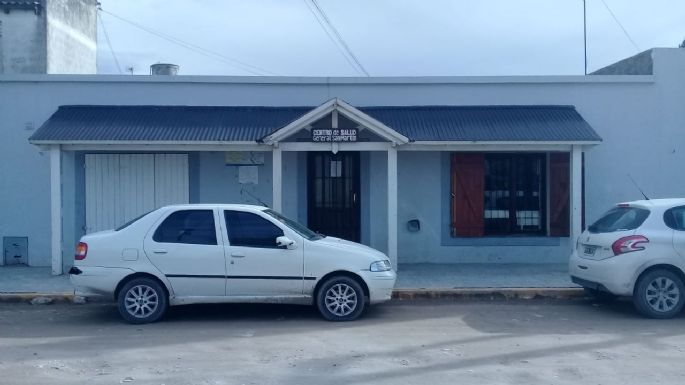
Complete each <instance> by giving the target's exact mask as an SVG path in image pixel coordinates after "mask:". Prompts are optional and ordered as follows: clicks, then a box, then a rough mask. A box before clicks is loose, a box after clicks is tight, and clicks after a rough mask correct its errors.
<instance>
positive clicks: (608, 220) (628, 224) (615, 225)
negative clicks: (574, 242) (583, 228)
mask: <svg viewBox="0 0 685 385" xmlns="http://www.w3.org/2000/svg"><path fill="white" fill-rule="evenodd" d="M648 216H649V210H646V209H641V208H637V207H614V208H613V209H611V210H609V211H607V212H606V214H604V215H602V217H601V218H599V219H598V220H597V222H595V223H593V224H592V225H591V226H590V227H588V231H590V232H591V233H594V234H596V233H612V232H614V231H626V230H635V229H637V228H638V227H640V225H642V223H643V222H644V221H645V219H647V217H648Z"/></svg>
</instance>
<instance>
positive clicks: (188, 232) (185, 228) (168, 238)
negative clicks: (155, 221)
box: [152, 210, 217, 245]
mask: <svg viewBox="0 0 685 385" xmlns="http://www.w3.org/2000/svg"><path fill="white" fill-rule="evenodd" d="M152 239H153V240H154V241H155V242H159V243H188V244H192V245H216V244H217V243H216V228H215V226H214V212H213V211H212V210H180V211H176V212H174V213H172V214H171V215H169V216H168V217H166V219H165V220H164V222H162V224H161V225H159V227H157V230H155V234H154V235H153V236H152Z"/></svg>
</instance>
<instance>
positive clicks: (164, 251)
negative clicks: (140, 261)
mask: <svg viewBox="0 0 685 385" xmlns="http://www.w3.org/2000/svg"><path fill="white" fill-rule="evenodd" d="M152 252H153V253H155V254H166V253H167V251H166V250H164V249H157V250H152Z"/></svg>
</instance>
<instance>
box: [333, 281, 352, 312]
mask: <svg viewBox="0 0 685 385" xmlns="http://www.w3.org/2000/svg"><path fill="white" fill-rule="evenodd" d="M326 308H327V309H328V311H330V312H331V313H333V314H335V315H337V316H338V317H344V316H346V315H349V314H351V313H352V312H353V311H354V309H356V308H357V293H356V292H355V291H354V289H353V288H352V287H350V286H349V285H347V284H344V283H338V284H335V285H333V287H331V288H330V289H328V290H327V291H326Z"/></svg>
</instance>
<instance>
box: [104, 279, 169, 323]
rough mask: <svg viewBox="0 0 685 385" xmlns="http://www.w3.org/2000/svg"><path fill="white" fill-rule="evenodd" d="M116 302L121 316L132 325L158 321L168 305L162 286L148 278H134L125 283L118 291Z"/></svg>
mask: <svg viewBox="0 0 685 385" xmlns="http://www.w3.org/2000/svg"><path fill="white" fill-rule="evenodd" d="M117 302H118V305H119V306H118V307H119V313H120V314H121V316H122V317H123V318H124V319H125V320H126V321H128V322H130V323H132V324H144V323H150V322H155V321H157V320H159V319H160V318H161V317H162V316H163V315H164V313H165V312H166V309H167V307H168V303H169V301H168V298H167V296H166V292H165V291H164V289H163V288H162V285H160V284H159V282H157V281H155V280H153V279H150V278H135V279H132V280H130V281H129V282H127V283H126V284H125V285H124V287H122V288H121V290H120V291H119V297H118V298H117Z"/></svg>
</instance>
